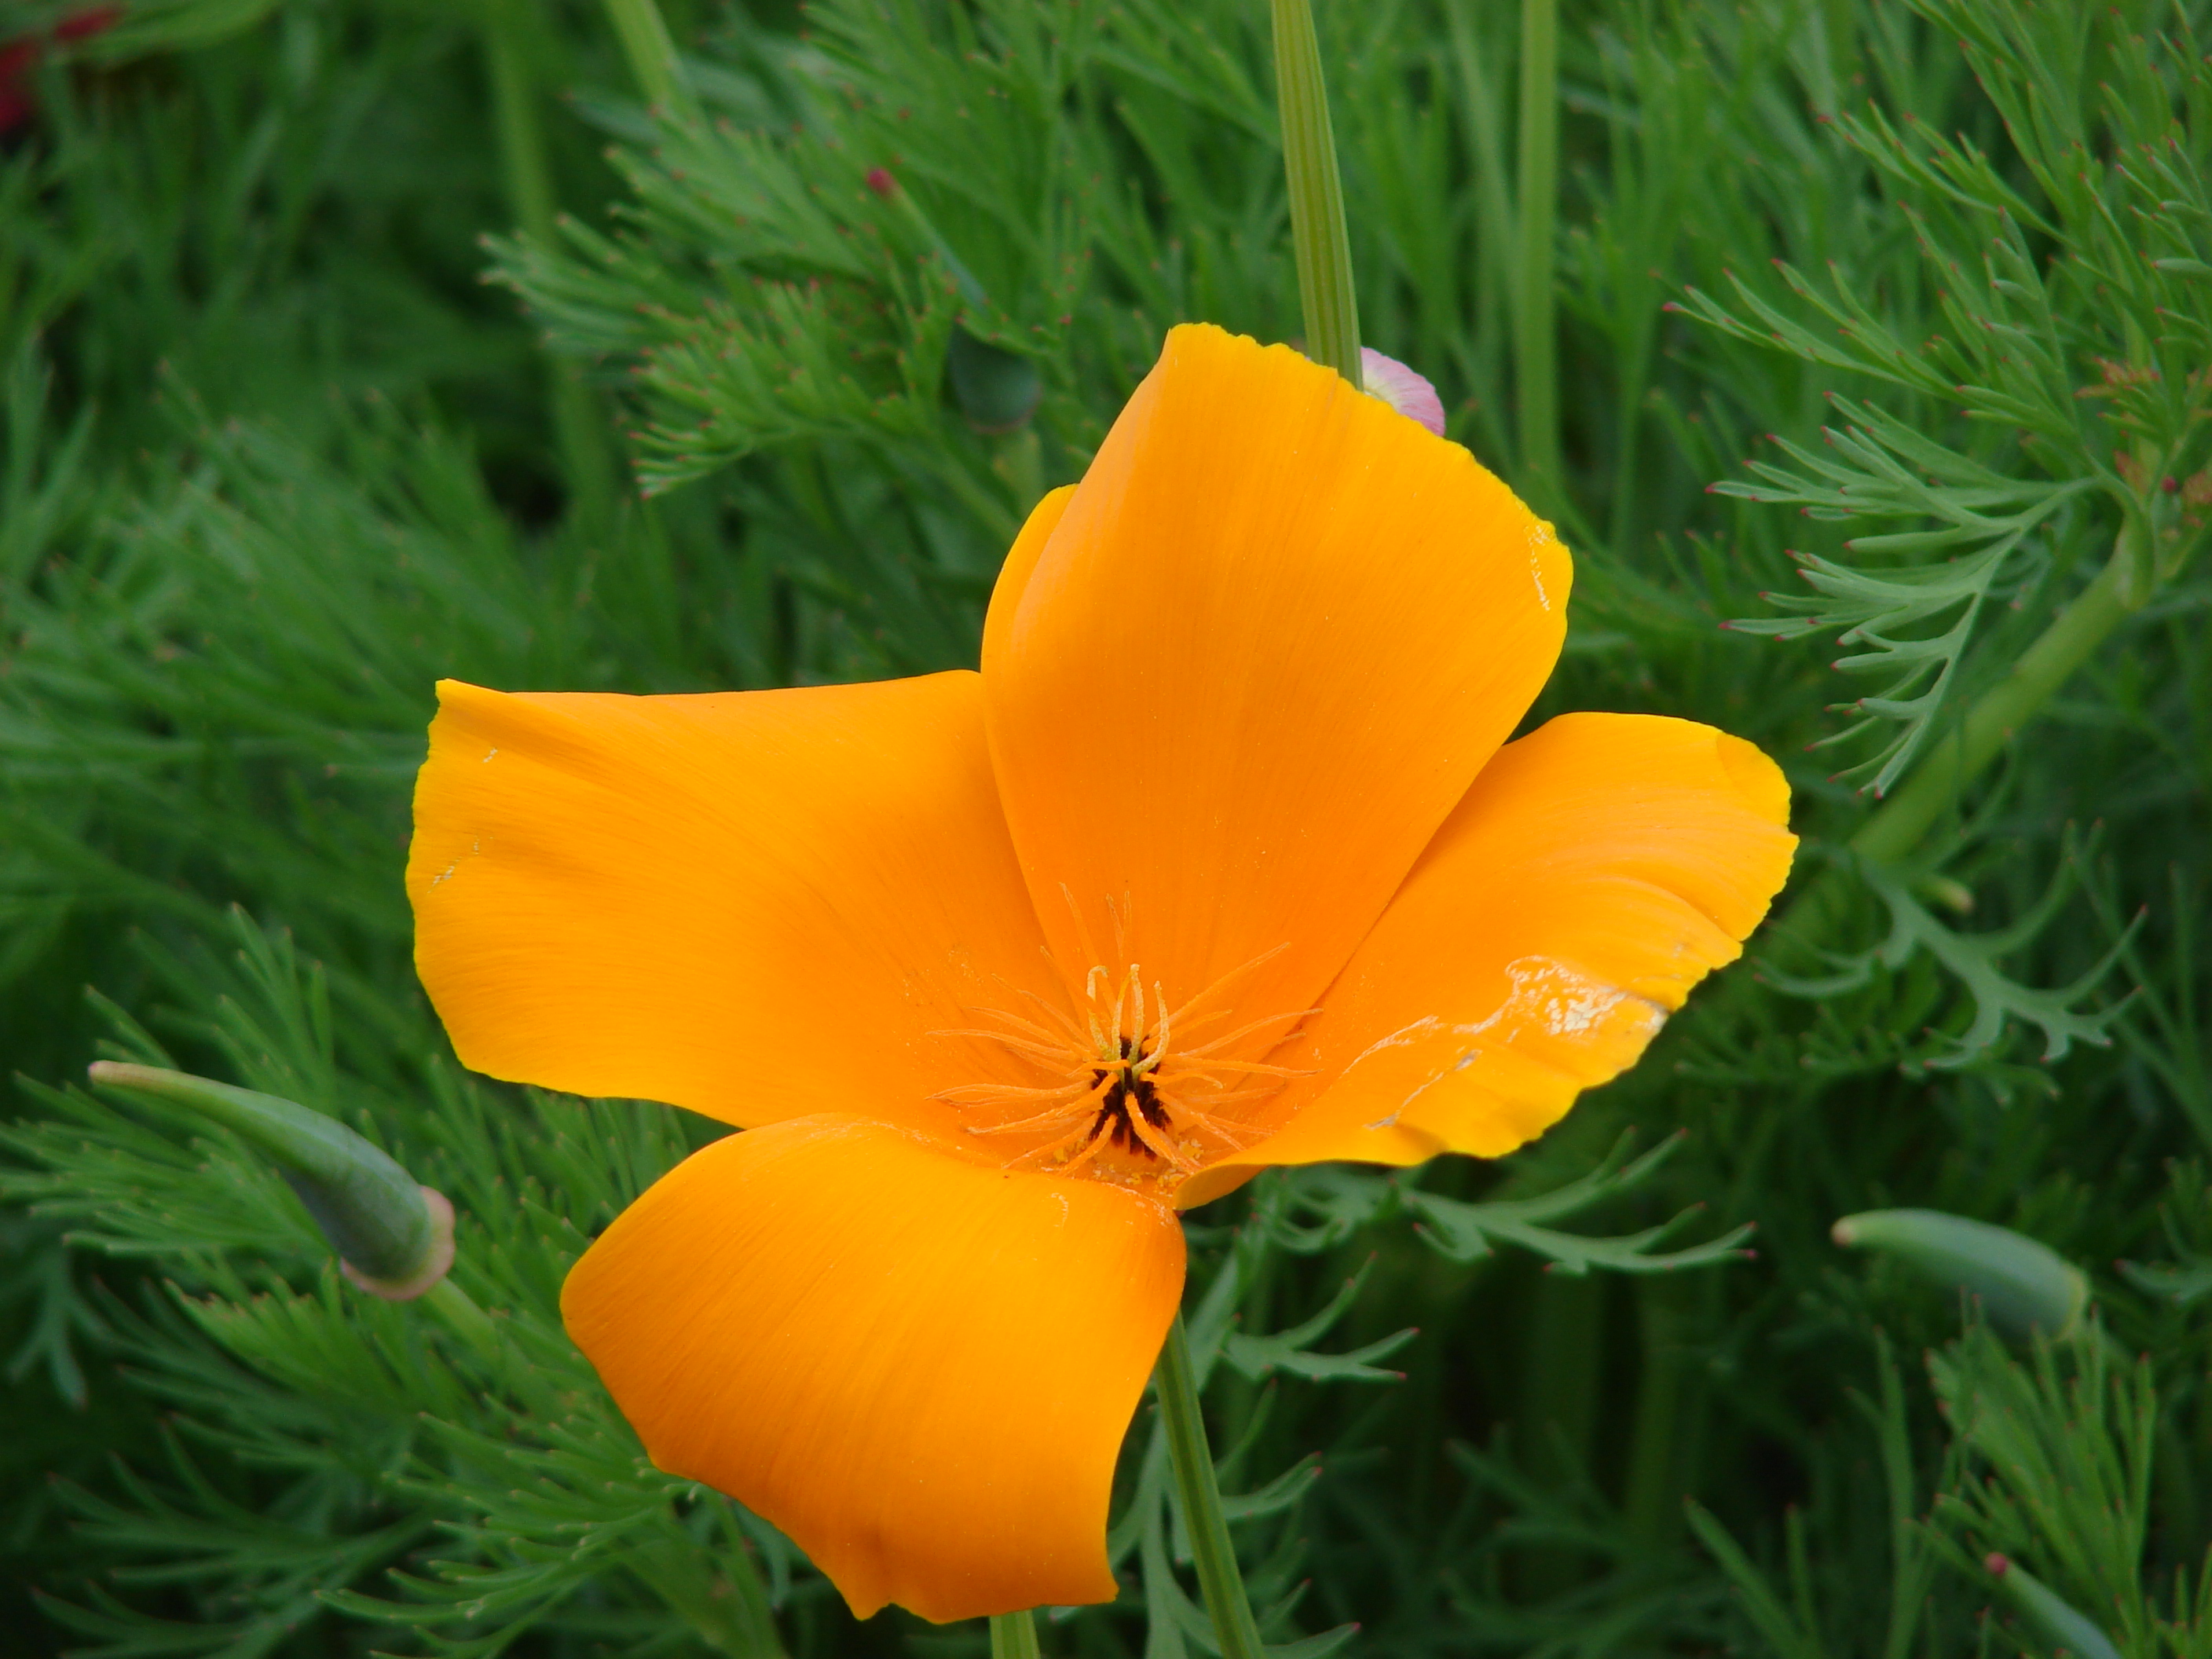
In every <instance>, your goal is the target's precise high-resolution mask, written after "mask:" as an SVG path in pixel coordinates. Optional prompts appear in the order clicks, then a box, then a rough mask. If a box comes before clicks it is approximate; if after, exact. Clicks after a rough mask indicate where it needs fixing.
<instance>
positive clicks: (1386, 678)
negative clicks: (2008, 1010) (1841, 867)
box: [407, 326, 1795, 1620]
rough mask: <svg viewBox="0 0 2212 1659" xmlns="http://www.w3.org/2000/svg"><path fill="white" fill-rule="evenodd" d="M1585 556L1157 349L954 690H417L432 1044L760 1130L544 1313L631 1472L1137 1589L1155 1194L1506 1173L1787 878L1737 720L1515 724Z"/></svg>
mask: <svg viewBox="0 0 2212 1659" xmlns="http://www.w3.org/2000/svg"><path fill="white" fill-rule="evenodd" d="M1570 578H1571V562H1570V560H1569V558H1568V556H1567V552H1566V550H1565V549H1564V548H1563V547H1561V546H1560V545H1559V543H1558V542H1557V541H1556V540H1555V539H1554V538H1553V535H1552V532H1551V529H1550V526H1547V525H1546V524H1545V523H1543V522H1542V521H1541V520H1538V519H1537V518H1536V517H1534V515H1533V514H1532V513H1530V512H1529V511H1528V508H1527V507H1524V506H1523V505H1522V503H1521V502H1520V501H1518V500H1517V499H1516V498H1515V496H1514V495H1513V494H1512V492H1511V491H1510V490H1509V489H1506V487H1505V486H1504V484H1502V483H1499V482H1498V479H1497V478H1495V477H1492V475H1491V474H1490V473H1488V472H1487V471H1484V469H1483V468H1482V467H1481V466H1480V465H1478V464H1477V463H1476V462H1475V460H1474V458H1473V457H1472V456H1471V455H1469V454H1468V452H1467V451H1466V450H1465V449H1463V448H1462V447H1459V446H1458V445H1456V444H1453V443H1449V442H1447V441H1444V440H1443V439H1442V438H1439V437H1437V436H1434V435H1431V433H1429V432H1427V431H1425V430H1424V429H1423V428H1421V426H1419V424H1417V423H1416V422H1414V421H1413V420H1411V419H1408V418H1407V417H1406V416H1402V415H1400V414H1398V413H1396V412H1395V410H1392V409H1391V408H1389V406H1387V405H1386V404H1383V402H1381V401H1379V400H1378V399H1376V398H1370V397H1366V396H1363V395H1362V394H1360V393H1358V392H1355V391H1353V390H1352V388H1351V386H1349V385H1348V384H1347V383H1346V382H1345V381H1344V380H1341V379H1340V377H1339V376H1337V375H1336V374H1334V372H1332V371H1331V370H1329V369H1327V368H1321V367H1319V366H1316V364H1314V363H1311V362H1308V361H1307V360H1306V359H1304V357H1302V356H1298V355H1297V353H1296V352H1294V351H1291V350H1290V349H1288V348H1286V347H1282V346H1271V347H1264V348H1263V347H1261V346H1260V345H1258V344H1255V343H1254V342H1252V341H1250V340H1249V339H1244V338H1240V337H1233V336H1231V335H1229V334H1226V333H1224V332H1223V331H1220V330H1219V329H1216V328H1212V327H1206V326H1187V327H1182V328H1177V329H1176V330H1175V331H1173V332H1171V333H1170V335H1169V336H1168V339H1167V343H1166V346H1165V349H1164V351H1163V353H1162V356H1161V357H1160V361H1159V363H1158V366H1157V367H1156V368H1154V369H1153V371H1152V374H1150V375H1149V376H1148V377H1147V378H1146V380H1145V381H1144V383H1143V384H1142V385H1141V386H1139V387H1138V389H1137V391H1136V393H1135V395H1134V396H1133V397H1132V398H1131V399H1130V400H1129V403H1128V405H1127V408H1126V409H1125V410H1123V411H1122V413H1121V417H1120V419H1119V420H1118V421H1116V422H1115V425H1114V428H1113V430H1112V431H1111V432H1110V433H1109V435H1108V436H1107V438H1106V441H1105V442H1104V444H1103V446H1102V447H1100V449H1099V451H1098V454H1097V459H1096V460H1094V461H1093V463H1092V464H1091V468H1090V471H1088V472H1087V473H1086V474H1085V477H1084V478H1083V481H1082V482H1081V483H1079V484H1077V485H1075V486H1073V487H1071V488H1069V489H1060V490H1058V491H1055V492H1054V494H1052V495H1048V496H1047V497H1046V498H1045V500H1044V501H1042V503H1041V504H1040V505H1039V506H1038V507H1037V508H1036V512H1035V513H1033V514H1032V515H1031V517H1030V520H1029V522H1028V524H1027V525H1026V526H1024V529H1023V531H1022V532H1021V535H1020V536H1019V538H1018V539H1017V541H1016V543H1015V544H1014V547H1013V549H1012V552H1011V553H1009V555H1008V556H1007V558H1006V566H1005V569H1004V571H1003V573H1002V574H1000V578H999V581H998V586H997V589H996V592H994V594H993V597H992V600H991V605H990V611H989V614H988V617H987V621H986V623H985V627H984V638H983V655H982V670H981V672H980V673H971V672H956V673H945V674H933V675H927V676H924V677H922V678H914V679H905V680H894V681H889V682H884V683H880V684H866V685H837V686H819V687H808V688H805V689H800V690H775V691H752V692H736V693H723V694H708V695H705V696H641V697H631V696H602V695H580V694H542V693H529V694H520V695H507V694H503V693H500V692H496V691H488V690H481V689H479V688H477V687H475V686H471V685H465V684H457V683H453V682H448V683H447V684H444V685H442V686H441V688H440V694H441V708H440V712H439V714H438V717H437V720H436V721H435V724H433V726H431V728H430V754H429V759H428V763H427V764H426V765H425V766H424V767H423V769H422V778H421V781H420V783H419V784H418V786H417V788H416V798H415V811H416V832H415V841H414V847H413V851H412V854H411V855H410V860H409V864H408V872H407V882H408V890H409V893H410V896H411V897H412V899H413V901H414V904H415V909H416V921H417V934H416V963H417V965H418V967H419V969H420V970H421V973H422V981H423V983H424V984H425V985H426V986H427V987H428V988H429V992H430V994H431V996H432V998H433V1000H435V1003H436V1005H437V1007H438V1011H439V1012H440V1014H441V1016H442V1017H443V1018H444V1019H445V1022H446V1025H447V1030H449V1031H450V1032H451V1033H452V1035H453V1042H454V1045H455V1047H456V1048H457V1049H458V1050H459V1054H460V1056H461V1058H462V1059H463V1060H465V1062H466V1063H467V1064H468V1065H470V1066H473V1067H475V1068H476V1069H477V1070H480V1071H483V1072H488V1073H491V1074H492V1075H494V1076H496V1077H501V1078H507V1079H516V1080H520V1081H526V1082H531V1083H536V1084H540V1085H545V1086H547V1087H550V1088H555V1089H561V1090H565V1091H572V1092H574V1093H577V1094H583V1095H620V1096H631V1097H641V1098H647V1099H653V1100H659V1101H669V1102H674V1103H678V1104H680V1105H684V1106H688V1107H690V1108H691V1109H694V1110H696V1111H700V1112H703V1113H706V1114H708V1115H710V1116H713V1117H716V1118H720V1119H721V1120H723V1121H727V1122H730V1123H733V1124H736V1125H738V1126H740V1127H743V1128H744V1129H745V1131H746V1133H743V1134H736V1135H731V1136H728V1137H726V1138H725V1139H721V1140H718V1141H716V1142H714V1144H713V1145H712V1146H708V1147H707V1148H706V1149H705V1150H703V1151H702V1152H699V1153H697V1154H696V1155H695V1156H693V1157H692V1158H689V1159H687V1160H686V1161H685V1162H684V1163H683V1164H680V1165H679V1166H678V1168H676V1169H675V1170H671V1172H670V1173H669V1174H668V1175H666V1176H664V1177H662V1179H661V1180H660V1181H659V1182H658V1183H657V1184H655V1185H654V1186H653V1188H651V1189H650V1190H649V1191H648V1192H647V1193H646V1194H645V1195H644V1196H643V1197H641V1199H640V1200H638V1201H637V1202H636V1203H635V1205H633V1206H631V1207H630V1208H629V1210H628V1211H627V1212H624V1213H623V1215H622V1216H621V1217H619V1218H617V1220H616V1221H615V1222H614V1223H613V1225H611V1226H610V1227H609V1228H608V1229H607V1230H606V1231H605V1233H604V1234H603V1235H602V1236H601V1237H599V1240H598V1241H597V1242H596V1243H593V1244H592V1247H591V1249H589V1250H588V1251H586V1254H585V1255H584V1256H583V1258H582V1260H581V1261H579V1262H578V1263H577V1264H576V1266H575V1267H574V1270H573V1271H572V1272H571V1273H570V1274H569V1277H568V1285H567V1286H566V1289H565V1291H564V1292H563V1296H562V1310H563V1313H564V1315H565V1317H566V1319H567V1322H568V1328H569V1330H570V1332H571V1333H572V1334H574V1338H575V1340H576V1341H577V1342H578V1343H579V1344H580V1346H582V1347H583V1349H584V1351H585V1352H586V1353H587V1354H588V1355H589V1356H590V1357H591V1358H592V1363H593V1364H595V1365H596V1366H597V1367H598V1368H599V1374H600V1376H602V1377H603V1378H605V1382H606V1384H607V1386H608V1388H609V1389H611V1390H612V1391H613V1394H614V1396H615V1399H616V1400H617V1402H619V1404H620V1405H621V1407H622V1408H623V1412H624V1413H626V1414H627V1415H628V1417H629V1419H630V1421H631V1422H632V1423H633V1424H635V1425H636V1427H637V1430H638V1432H639V1433H640V1435H641V1437H642V1438H643V1440H644V1443H645V1445H646V1448H647V1451H648V1452H649V1453H650V1455H652V1457H653V1461H654V1462H656V1463H657V1464H659V1466H660V1467H661V1468H665V1469H669V1470H671V1471H673V1472H675V1473H678V1474H684V1475H687V1476H690V1477H692V1478H694V1479H696V1480H701V1481H703V1482H705V1483H707V1484H708V1485H710V1486H715V1487H717V1488H719V1489H720V1490H721V1491H723V1492H729V1493H731V1494H732V1495H733V1496H735V1497H736V1498H738V1499H740V1500H741V1501H743V1502H744V1503H745V1504H748V1505H750V1507H751V1508H752V1509H754V1510H757V1512H759V1513H760V1514H762V1515H763V1516H767V1517H768V1518H769V1520H771V1521H773V1522H775V1523H776V1524H777V1525H778V1526H780V1527H781V1528H783V1529H784V1530H785V1531H786V1532H787V1533H788V1534H790V1535H791V1536H792V1537H793V1539H794V1540H796V1541H798V1542H799V1545H800V1546H801V1547H804V1548H805V1550H806V1551H807V1553H809V1554H810V1555H811V1557H812V1558H813V1559H814V1560H815V1561H816V1563H817V1565H820V1567H821V1568H822V1569H823V1571H825V1572H826V1573H828V1574H829V1577H831V1578H832V1579H833V1580H835V1581H836V1584H837V1585H838V1587H839V1588H840V1589H842V1591H843V1592H844V1595H845V1596H846V1599H847V1600H848V1601H849V1602H850V1603H851V1605H852V1607H853V1609H854V1612H855V1613H860V1614H862V1615H865V1614H867V1613H872V1612H873V1611H874V1610H875V1609H876V1608H878V1607H880V1606H882V1605H883V1604H884V1602H886V1601H897V1602H899V1603H901V1604H902V1605H903V1606H906V1607H911V1608H913V1609H914V1610H915V1612H917V1613H921V1614H923V1615H924V1616H925V1617H927V1618H930V1619H933V1620H948V1619H957V1618H964V1617H970V1616H974V1615H978V1614H982V1613H999V1612H1008V1611H1012V1610H1015V1609H1018V1608H1022V1607H1034V1606H1038V1605H1042V1604H1049V1603H1073V1602H1084V1601H1101V1600H1104V1599H1108V1598H1109V1597H1111V1596H1112V1595H1114V1594H1115V1583H1114V1580H1113V1577H1112V1576H1111V1574H1110V1573H1109V1571H1108V1568H1107V1564H1106V1558H1105V1551H1104V1546H1103V1537H1104V1531H1105V1522H1106V1509H1107V1502H1108V1497H1109V1486H1110V1484H1111V1479H1112V1474H1113V1468H1114V1462H1115V1452H1116V1450H1117V1449H1118V1447H1119V1445H1120V1443H1121V1438H1122V1436H1123V1433H1124V1431H1126V1429H1127V1425H1128V1422H1129V1419H1130V1417H1131V1414H1132V1413H1133V1411H1134V1409H1135V1407H1136V1405H1137V1403H1138V1401H1139V1396H1140V1395H1141V1392H1142V1390H1143V1388H1144V1384H1145V1378H1146V1373H1147V1371H1148V1370H1150V1368H1151V1366H1152V1362H1153V1358H1154V1356H1155V1355H1156V1353H1157V1352H1158V1349H1159V1346H1160V1342H1161V1340H1162V1337H1163V1335H1164V1333H1165V1331H1166V1328H1167V1326H1168V1324H1169V1322H1170V1318H1171V1317H1172V1316H1173V1314H1174V1311H1175V1309H1176V1304H1177V1299H1178V1297H1179V1296H1180V1293H1181V1289H1182V1276H1183V1241H1182V1231H1181V1229H1180V1227H1179V1226H1178V1225H1177V1221H1176V1211H1177V1209H1179V1208H1182V1207H1188V1206H1190V1205H1192V1204H1195V1203H1199V1202H1202V1201H1204V1200H1207V1199H1210V1198H1212V1197H1216V1196H1218V1195H1219V1194H1223V1193H1225V1192H1227V1191H1229V1190H1231V1188H1234V1187H1236V1186H1237V1184H1239V1183H1240V1182H1243V1181H1244V1180H1246V1179H1248V1178H1249V1177H1250V1176H1252V1175H1253V1174H1254V1173H1255V1172H1256V1171H1258V1170H1261V1169H1262V1168H1264V1167H1267V1166H1268V1165H1271V1164H1304V1163H1310V1162H1315V1161H1318V1160H1324V1159H1335V1158H1350V1159H1362V1160H1368V1161H1372V1162H1376V1163H1383V1164H1413V1163H1418V1162H1419V1161H1421V1160H1423V1159H1425V1158H1430V1157H1431V1156H1432V1155H1434V1154H1436V1153H1437V1152H1468V1153H1474V1154H1478V1155H1480V1156H1486V1157H1494V1156H1496V1155H1498V1154H1499V1153H1502V1152H1505V1151H1507V1150H1508V1149H1510V1148H1511V1147H1513V1146H1518V1145H1520V1144H1521V1143H1522V1142H1523V1141H1525V1140H1527V1139H1529V1138H1530V1137H1531V1136H1533V1135H1535V1134H1537V1133H1541V1131H1542V1130H1543V1129H1544V1128H1545V1127H1547V1125H1549V1124H1551V1123H1553V1121H1556V1120H1557V1119H1558V1118H1559V1116H1560V1115H1561V1114H1562V1113H1564V1112H1565V1110H1566V1109H1567V1107H1568V1106H1569V1104H1570V1103H1571V1102H1572V1101H1573V1099H1574V1097H1575V1096H1576V1094H1577V1092H1578V1091H1581V1090H1583V1089H1585V1088H1588V1087H1589V1086H1590V1085H1594V1084H1596V1083H1600V1082H1602V1081H1604V1080H1605V1079H1607V1078H1609V1077H1611V1076H1613V1074H1614V1073H1617V1072H1619V1071H1620V1070H1621V1069H1622V1068H1623V1067H1624V1066H1627V1065H1629V1064H1630V1063H1631V1062H1632V1060H1634V1059H1635V1058H1636V1056H1637V1055H1638V1054H1639V1053H1640V1052H1641V1051H1642V1049H1643V1048H1644V1045H1645V1043H1646V1042H1649V1041H1650V1037H1651V1036H1652V1033H1653V1032H1654V1031H1656V1030H1657V1029H1658V1027H1659V1024H1660V1023H1661V1021H1662V1019H1663V1018H1665V1017H1666V1015H1667V1013H1668V1012H1669V1011H1670V1010H1672V1009H1674V1008H1675V1007H1677V1006H1680V1003H1681V1001H1682V999H1683V997H1684V996H1685V995H1686V993H1687V992H1688V990H1689V987H1691V985H1692V984H1693V983H1694V982H1695V981H1697V980H1698V979H1699V978H1700V977H1701V976H1702V975H1705V973H1706V972H1707V971H1708V970H1710V969H1712V968H1714V967H1716V966H1718V965H1719V964H1721V963H1725V962H1728V961H1729V960H1731V959H1733V958H1734V957H1735V956H1736V955H1737V954H1738V951H1739V950H1740V942H1741V940H1742V939H1743V938H1744V937H1745V935H1747V933H1749V932H1750V931H1751V929H1752V928H1753V927H1754V926H1755V925H1756V924H1757V922H1758V921H1759V918H1760V916H1761V915H1763V914H1764V913H1765V908H1766V906H1767V903H1768V902H1769V901H1770V899H1771V897H1772V896H1773V894H1774V893H1775V891H1776V890H1777V889H1778V887H1779V886H1780V885H1781V883H1782V880H1783V878H1784V874H1785V873H1786V872H1787V870H1788V867H1789V864H1790V854H1791V849H1792V848H1793V847H1794V845H1795V842H1794V841H1793V839H1792V837H1791V836H1790V835H1789V833H1788V832H1787V830H1786V829H1784V827H1783V826H1784V823H1785V821H1786V818H1787V815H1788V805H1789V799H1788V790H1787V788H1786V787H1785V786H1784V782H1783V780H1782V776H1781V775H1780V773H1779V772H1778V770H1777V769H1776V768H1775V767H1774V765H1773V764H1772V763H1771V762H1770V761H1768V760H1767V759H1766V757H1765V756H1763V755H1761V754H1760V753H1759V751H1758V750H1756V749H1754V748H1753V747H1752V746H1751V745H1750V744H1747V743H1744V742H1742V741H1741V740H1740V739H1738V738H1733V737H1730V736H1728V735H1726V734H1725V733H1723V732H1717V731H1715V730H1713V729H1712V728H1711V727H1709V726H1697V725H1692V724H1690V723H1689V722H1686V721H1683V720H1668V719H1661V718H1656V717H1651V716H1643V715H1624V714H1567V715H1563V716H1561V717H1559V719H1556V720H1552V721H1551V722H1549V723H1548V724H1547V725H1545V726H1542V727H1541V728H1540V729H1538V730H1537V731H1535V732H1533V733H1531V734H1530V735H1528V736H1527V737H1525V738H1521V739H1520V740H1519V741H1517V742H1515V743H1511V744H1507V743H1506V741H1505V740H1506V738H1508V737H1509V736H1510V733H1511V732H1512V729H1513V727H1514V726H1515V725H1516V723H1517V722H1518V721H1519V720H1521V718H1522V714H1524V713H1525V712H1526V711H1527V709H1528V705H1529V703H1530V702H1531V701H1532V700H1533V699H1534V696H1535V695H1536V692H1537V690H1539V688H1540V687H1541V685H1542V684H1543V683H1544V680H1545V678H1546V677H1547V675H1548V674H1549V672H1550V671H1551V668H1552V665H1553V660H1554V659H1555V658H1556V657H1557V656H1558V654H1559V647H1560V643H1561V640H1562V638H1563V635H1564V634H1565V626H1566V605H1567V592H1568V585H1569V581H1570Z"/></svg>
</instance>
